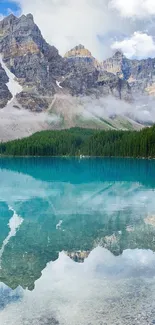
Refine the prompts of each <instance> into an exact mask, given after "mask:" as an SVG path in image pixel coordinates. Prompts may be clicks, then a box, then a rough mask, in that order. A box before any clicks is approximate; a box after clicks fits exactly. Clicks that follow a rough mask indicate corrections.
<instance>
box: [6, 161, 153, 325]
mask: <svg viewBox="0 0 155 325" xmlns="http://www.w3.org/2000/svg"><path fill="white" fill-rule="evenodd" d="M154 252H155V161H154V160H152V161H151V160H138V159H137V160H136V159H113V158H111V159H110V158H106V159H100V158H92V159H87V158H86V159H78V158H15V159H14V158H1V159H0V325H30V324H31V325H52V324H60V325H129V324H131V325H136V324H140V325H148V324H149V325H151V324H155V253H154Z"/></svg>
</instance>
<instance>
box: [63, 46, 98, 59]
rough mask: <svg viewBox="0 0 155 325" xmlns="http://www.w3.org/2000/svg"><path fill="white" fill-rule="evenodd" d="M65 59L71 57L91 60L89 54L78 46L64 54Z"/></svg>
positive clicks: (82, 47)
mask: <svg viewBox="0 0 155 325" xmlns="http://www.w3.org/2000/svg"><path fill="white" fill-rule="evenodd" d="M65 57H66V58H71V57H89V58H92V57H93V56H92V54H91V52H90V51H89V50H88V49H86V48H85V47H84V46H83V45H81V44H79V45H77V46H75V47H74V48H73V49H71V50H70V51H68V52H67V53H66V54H65Z"/></svg>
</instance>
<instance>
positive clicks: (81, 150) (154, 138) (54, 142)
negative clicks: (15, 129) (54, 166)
mask: <svg viewBox="0 0 155 325" xmlns="http://www.w3.org/2000/svg"><path fill="white" fill-rule="evenodd" d="M0 154H1V155H6V156H7V155H10V156H78V155H86V156H106V157H112V156H113V157H114V156H115V157H146V158H149V157H150V158H155V125H154V126H152V127H150V128H149V127H148V128H145V129H142V130H141V131H115V130H110V131H99V130H98V131H97V130H90V129H80V128H73V129H69V130H60V131H57V130H52V131H42V132H37V133H35V134H34V135H32V136H30V137H28V138H24V139H20V140H14V141H9V142H6V143H0Z"/></svg>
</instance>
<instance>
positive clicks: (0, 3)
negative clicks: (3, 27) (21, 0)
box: [0, 0, 20, 15]
mask: <svg viewBox="0 0 155 325" xmlns="http://www.w3.org/2000/svg"><path fill="white" fill-rule="evenodd" d="M19 9H20V8H19V7H18V5H17V4H16V3H13V2H10V1H7V0H0V14H2V15H7V14H8V13H9V11H10V10H11V11H13V12H16V11H18V10H19Z"/></svg>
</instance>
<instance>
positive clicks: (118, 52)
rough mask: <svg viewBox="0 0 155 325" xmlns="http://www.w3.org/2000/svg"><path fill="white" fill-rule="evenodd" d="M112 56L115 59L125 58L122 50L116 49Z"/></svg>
mask: <svg viewBox="0 0 155 325" xmlns="http://www.w3.org/2000/svg"><path fill="white" fill-rule="evenodd" d="M113 58H114V59H116V60H120V59H123V58H125V55H124V54H123V52H122V51H120V50H117V51H116V52H115V53H114V55H113Z"/></svg>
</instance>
